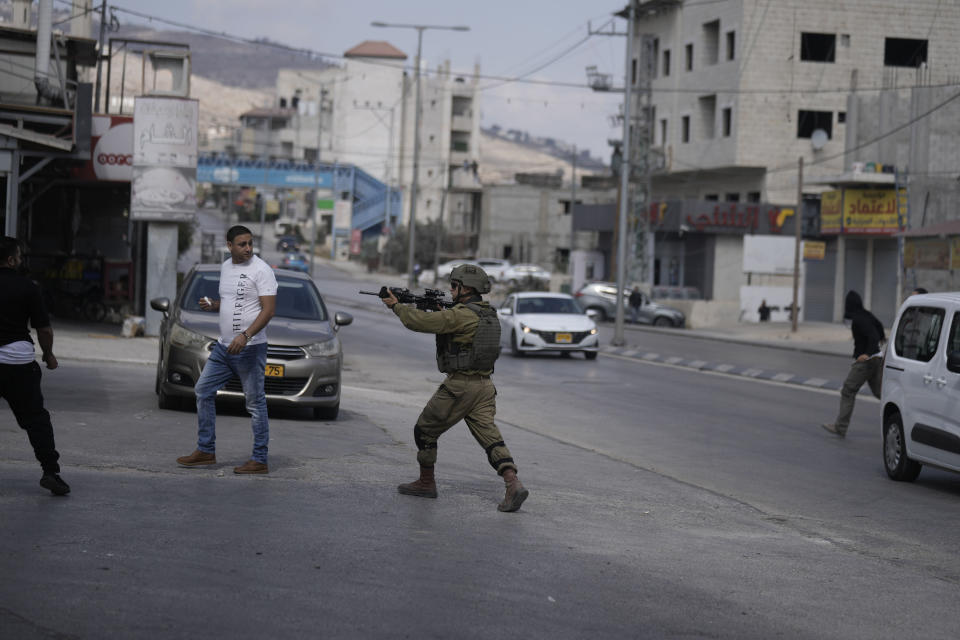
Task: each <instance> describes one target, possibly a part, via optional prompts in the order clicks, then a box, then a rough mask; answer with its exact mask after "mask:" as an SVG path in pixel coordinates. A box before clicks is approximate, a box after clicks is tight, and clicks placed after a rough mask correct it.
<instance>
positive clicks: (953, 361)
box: [947, 351, 960, 373]
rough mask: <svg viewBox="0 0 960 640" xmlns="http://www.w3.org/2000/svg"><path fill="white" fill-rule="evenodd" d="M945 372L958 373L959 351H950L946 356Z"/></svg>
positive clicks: (959, 371) (959, 369)
mask: <svg viewBox="0 0 960 640" xmlns="http://www.w3.org/2000/svg"><path fill="white" fill-rule="evenodd" d="M947 371H952V372H953V373H960V351H951V352H950V353H948V354H947Z"/></svg>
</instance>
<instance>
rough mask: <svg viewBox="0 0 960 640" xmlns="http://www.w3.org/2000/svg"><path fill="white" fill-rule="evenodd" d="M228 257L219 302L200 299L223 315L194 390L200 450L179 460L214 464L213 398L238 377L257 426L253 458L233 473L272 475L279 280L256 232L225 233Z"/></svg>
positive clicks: (207, 308)
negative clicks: (270, 392)
mask: <svg viewBox="0 0 960 640" xmlns="http://www.w3.org/2000/svg"><path fill="white" fill-rule="evenodd" d="M227 248H228V249H229V250H230V259H229V260H227V261H226V262H224V263H223V265H221V267H220V299H219V300H210V299H209V298H203V299H202V300H200V301H199V302H200V308H201V309H203V310H204V311H219V312H220V339H219V340H218V341H217V342H216V343H215V344H214V346H213V350H212V351H211V352H210V357H209V358H208V359H207V363H206V364H205V365H204V367H203V372H202V373H201V374H200V379H199V380H197V384H196V386H195V387H194V391H195V392H196V395H197V422H198V427H199V428H198V436H197V449H196V451H194V452H193V453H191V454H190V455H188V456H183V457H180V458H177V463H179V464H180V465H182V466H184V467H199V466H203V465H210V464H216V462H217V456H216V447H215V445H216V429H215V428H216V421H217V409H216V405H215V400H216V397H217V391H218V390H219V389H220V388H221V387H223V385H225V384H226V383H227V382H228V381H229V380H230V379H231V378H232V377H234V376H236V377H237V378H239V379H240V382H241V384H242V385H243V395H244V396H245V397H246V403H247V411H248V412H249V413H250V418H251V422H252V425H253V455H251V456H250V460H248V461H247V462H246V463H244V464H243V465H241V466H239V467H234V469H233V472H234V473H240V474H250V473H268V472H269V468H268V467H267V443H268V442H269V440H270V425H269V422H268V421H267V397H266V393H265V392H264V388H263V379H264V373H265V371H266V365H267V334H266V331H264V329H265V328H266V326H267V323H268V322H270V319H271V318H272V317H273V314H274V311H275V310H276V308H277V278H276V276H275V275H274V274H273V269H271V268H270V265H268V264H267V263H266V262H264V261H263V260H261V259H260V258H259V257H258V256H255V255H253V234H252V233H251V232H250V230H249V229H247V228H246V227H244V226H241V225H236V226H234V227H230V230H229V231H227Z"/></svg>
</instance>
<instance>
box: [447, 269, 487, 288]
mask: <svg viewBox="0 0 960 640" xmlns="http://www.w3.org/2000/svg"><path fill="white" fill-rule="evenodd" d="M453 281H457V282H459V283H460V284H462V285H463V286H465V287H473V288H474V289H476V290H477V293H481V294H483V293H490V278H489V277H488V276H487V274H486V272H485V271H484V270H483V269H481V268H480V267H478V266H477V265H475V264H460V265H457V266H456V267H454V269H453V271H451V272H450V282H453Z"/></svg>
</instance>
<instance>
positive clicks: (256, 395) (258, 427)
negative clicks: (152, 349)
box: [194, 342, 270, 464]
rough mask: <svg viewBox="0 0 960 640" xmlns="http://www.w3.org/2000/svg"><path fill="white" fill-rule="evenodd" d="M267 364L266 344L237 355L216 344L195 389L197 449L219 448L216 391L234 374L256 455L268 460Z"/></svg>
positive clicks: (209, 450) (246, 348)
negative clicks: (240, 390) (265, 381)
mask: <svg viewBox="0 0 960 640" xmlns="http://www.w3.org/2000/svg"><path fill="white" fill-rule="evenodd" d="M266 366H267V343H266V342H263V343H261V344H257V345H253V346H249V347H244V349H243V351H241V352H240V353H238V354H237V355H231V354H229V353H227V348H226V347H225V346H223V345H222V344H220V343H219V342H217V343H215V344H214V345H213V351H211V352H210V358H209V359H208V360H207V364H206V365H204V367H203V372H202V373H201V374H200V379H199V380H197V385H196V387H195V388H194V391H195V392H196V394H197V422H198V423H199V432H198V435H197V448H198V449H200V451H203V452H204V453H214V452H215V451H216V442H217V433H216V424H217V407H216V398H217V391H218V390H219V389H220V388H221V387H223V385H225V384H227V381H229V380H230V378H232V377H233V376H237V377H238V378H240V383H241V384H242V385H243V395H244V396H245V398H246V402H247V411H249V412H250V417H251V422H252V426H253V455H252V456H251V458H253V459H254V460H256V461H257V462H262V463H264V464H266V463H267V443H268V442H269V441H270V423H269V422H268V420H267V395H266V393H264V390H263V378H264V372H265V370H266Z"/></svg>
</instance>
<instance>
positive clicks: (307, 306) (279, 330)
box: [150, 264, 353, 420]
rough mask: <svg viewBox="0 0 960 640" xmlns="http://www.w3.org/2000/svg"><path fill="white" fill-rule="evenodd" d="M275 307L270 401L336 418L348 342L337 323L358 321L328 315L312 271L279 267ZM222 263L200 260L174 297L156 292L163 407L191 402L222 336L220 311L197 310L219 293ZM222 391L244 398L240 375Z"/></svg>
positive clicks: (270, 329)
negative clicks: (342, 341) (203, 300)
mask: <svg viewBox="0 0 960 640" xmlns="http://www.w3.org/2000/svg"><path fill="white" fill-rule="evenodd" d="M274 273H275V274H276V277H277V285H278V289H277V310H276V314H275V315H274V317H273V319H272V320H271V321H270V324H269V325H268V326H267V329H266V332H267V339H268V341H269V342H268V344H267V370H266V375H267V377H266V382H265V387H266V393H267V405H268V406H281V407H282V406H286V407H309V408H311V409H313V415H314V417H316V418H322V419H326V420H333V419H335V418H336V417H337V413H338V412H339V410H340V372H341V369H342V368H343V349H342V347H341V346H340V339H339V338H338V337H337V330H339V328H340V327H342V326H345V325H348V324H350V323H351V322H353V317H352V316H351V315H350V314H349V313H344V312H342V311H338V312H337V314H336V315H335V316H334V317H333V319H332V320H331V318H330V315H329V314H328V313H327V307H326V305H324V303H323V298H322V297H321V295H320V292H319V291H317V287H316V285H315V284H314V283H313V280H311V279H310V277H309V276H307V275H306V274H303V273H298V272H295V271H287V270H283V269H277V270H276V271H275V272H274ZM219 287H220V265H214V264H201V265H197V266H196V267H194V268H193V269H192V270H191V271H190V273H188V274H187V276H186V278H184V280H183V285H182V286H181V287H180V291H179V292H178V293H177V297H176V299H175V300H174V301H173V303H171V302H170V300H169V299H168V298H154V299H153V300H151V301H150V306H151V307H152V308H154V309H156V310H157V311H162V312H163V322H162V323H161V325H160V356H159V358H158V359H157V380H156V389H155V390H156V393H157V395H158V398H159V400H158V403H159V405H160V408H161V409H175V408H179V407H181V406H183V405H184V404H193V403H194V402H195V398H196V396H195V395H194V392H193V387H194V384H196V381H197V379H198V378H199V377H200V372H201V371H202V370H203V366H204V365H205V364H206V362H207V358H208V357H209V356H210V350H211V349H212V348H213V344H214V342H215V341H216V339H217V336H219V335H220V325H219V314H217V313H212V312H209V311H202V310H201V309H200V305H199V300H200V298H203V297H204V296H207V297H209V298H211V299H218V298H219V297H220V293H219ZM217 397H218V398H230V399H234V400H237V401H239V402H242V401H243V390H242V387H241V386H240V380H239V379H238V378H233V379H232V380H230V381H229V382H228V383H227V385H226V386H225V387H224V388H223V389H221V390H220V391H219V392H218V393H217Z"/></svg>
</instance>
